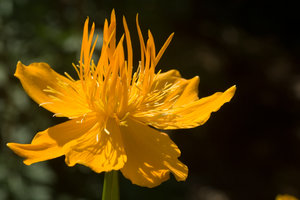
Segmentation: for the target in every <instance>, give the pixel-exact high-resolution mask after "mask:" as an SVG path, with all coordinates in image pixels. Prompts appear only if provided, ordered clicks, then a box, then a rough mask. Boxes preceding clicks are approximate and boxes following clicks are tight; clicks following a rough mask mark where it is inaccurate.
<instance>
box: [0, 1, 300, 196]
mask: <svg viewBox="0 0 300 200" xmlns="http://www.w3.org/2000/svg"><path fill="white" fill-rule="evenodd" d="M113 8H115V10H116V14H117V23H118V30H117V32H118V38H120V36H121V34H122V33H123V27H122V24H121V22H122V20H121V19H122V18H121V17H122V15H125V16H126V18H127V22H128V25H129V28H130V31H131V36H132V39H133V48H134V56H135V57H134V59H135V63H136V64H137V62H138V60H139V55H140V52H139V43H138V39H137V32H136V27H135V15H136V13H139V19H140V25H141V28H142V31H143V34H144V37H146V33H147V30H148V29H151V31H152V33H153V35H154V39H155V41H156V47H157V49H159V48H160V47H161V46H162V44H163V42H164V41H165V40H166V39H167V37H168V36H169V34H171V33H172V32H175V37H174V39H173V41H172V42H171V44H170V46H169V48H168V49H167V51H166V53H165V54H164V56H163V57H162V59H161V61H160V62H159V64H158V67H157V68H159V69H162V71H166V70H169V69H173V68H176V69H178V70H179V71H180V72H181V74H182V76H183V77H185V78H192V77H193V76H196V75H199V76H200V80H201V81H200V86H199V96H200V97H204V96H207V95H210V94H213V93H214V92H217V91H224V90H225V89H227V88H229V87H230V86H232V85H237V92H236V95H235V96H234V98H233V99H232V101H231V102H230V103H228V104H225V105H224V106H223V107H222V108H221V110H220V111H218V112H217V113H214V114H213V115H212V117H211V119H210V120H209V121H208V122H207V123H206V124H205V125H204V126H201V127H198V128H194V129H188V130H178V131H173V132H170V136H171V137H172V139H173V140H174V141H175V143H176V144H177V145H178V146H179V148H180V149H181V151H182V156H181V158H180V159H181V161H183V162H184V163H185V164H186V165H187V166H188V167H189V177H188V179H187V181H186V182H180V183H177V182H176V181H175V179H174V177H171V179H170V180H169V181H167V182H165V183H163V184H162V185H160V186H159V187H156V188H154V189H147V188H142V187H138V186H135V185H132V184H131V183H130V181H129V180H127V179H124V178H123V177H122V176H121V179H120V187H121V199H145V200H148V199H149V200H150V199H175V200H176V199H187V200H241V199H242V200H253V199H255V200H267V199H274V197H275V196H276V194H278V193H290V194H293V195H295V196H297V197H300V118H299V111H300V109H299V102H300V74H299V71H300V70H299V69H300V68H299V64H300V63H299V62H300V61H299V58H300V57H299V54H300V40H299V31H297V26H298V24H299V14H298V13H297V12H298V9H297V7H296V5H291V4H283V3H280V4H279V3H275V2H272V3H268V2H265V3H262V2H261V1H248V0H245V1H241V0H231V1H226V2H223V1H216V0H205V1H197V0H186V1H183V0H181V1H180V0H173V1H159V0H144V1H139V0H126V1H122V0H114V1H108V0H106V1H93V2H92V1H87V0H82V1H71V0H58V1H52V0H43V1H38V0H32V1H29V0H0V125H1V129H0V199H1V200H2V199H4V200H6V199H12V200H21V199H22V200H50V199H56V200H96V199H100V198H101V191H102V182H103V174H96V173H94V172H92V171H91V170H90V169H88V168H86V167H84V166H79V165H77V166H75V167H72V168H69V167H67V166H66V165H65V164H64V158H63V157H61V158H58V159H54V160H50V161H46V162H42V163H38V164H34V165H32V166H29V167H28V166H25V165H24V164H23V163H22V159H21V158H19V157H18V156H16V155H15V154H13V153H12V152H11V151H10V150H9V149H8V148H7V147H6V145H5V144H6V143H7V142H22V143H28V142H30V141H31V139H32V137H33V136H34V135H35V133H36V132H37V131H41V130H44V129H46V128H48V127H49V126H52V125H55V124H57V123H60V122H63V121H65V119H60V118H53V117H51V116H52V114H51V113H50V112H48V111H46V110H44V109H43V108H40V107H39V106H38V105H37V104H36V103H34V102H33V101H32V100H31V99H30V98H29V97H28V96H27V95H26V93H25V92H24V91H23V89H22V86H21V84H20V83H19V81H18V80H17V79H16V78H15V77H14V76H13V74H14V71H15V66H16V64H17V61H18V60H21V61H22V62H23V63H24V64H30V63H31V62H47V63H49V64H50V66H52V67H53V68H54V69H55V70H56V71H58V72H60V73H63V72H64V71H66V72H68V73H70V74H72V73H73V75H74V76H73V77H75V74H74V72H73V71H74V70H73V68H72V66H71V64H72V63H77V62H78V60H79V53H80V44H81V34H82V28H83V23H84V21H85V19H86V17H87V16H89V17H90V20H91V21H94V22H95V23H96V28H97V30H96V31H97V33H99V34H100V35H101V33H102V32H101V31H102V27H103V23H104V18H108V17H109V16H110V12H111V10H112V9H113ZM100 47H101V44H100V43H99V45H98V46H97V52H99V50H100ZM96 59H97V58H96ZM135 67H136V66H135Z"/></svg>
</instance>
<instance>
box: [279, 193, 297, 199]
mask: <svg viewBox="0 0 300 200" xmlns="http://www.w3.org/2000/svg"><path fill="white" fill-rule="evenodd" d="M276 200H298V199H297V198H296V197H293V196H291V195H288V194H285V195H277V197H276Z"/></svg>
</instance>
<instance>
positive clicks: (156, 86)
mask: <svg viewBox="0 0 300 200" xmlns="http://www.w3.org/2000/svg"><path fill="white" fill-rule="evenodd" d="M199 81H200V79H199V77H198V76H195V77H194V78H192V79H190V80H187V79H184V78H181V75H180V73H179V71H177V70H169V71H167V72H164V73H160V74H157V75H156V78H155V80H154V81H153V88H152V90H159V91H164V90H168V91H167V94H166V96H165V98H164V99H163V101H171V102H172V106H173V107H178V106H180V105H182V104H185V103H186V102H192V101H196V100H198V99H199V98H198V85H199ZM150 93H151V91H150Z"/></svg>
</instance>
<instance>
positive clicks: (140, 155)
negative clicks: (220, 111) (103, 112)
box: [120, 118, 188, 187]
mask: <svg viewBox="0 0 300 200" xmlns="http://www.w3.org/2000/svg"><path fill="white" fill-rule="evenodd" d="M120 129H121V132H122V138H123V141H124V145H125V148H126V153H127V162H126V164H125V165H124V167H123V168H122V169H121V171H122V173H123V175H124V176H125V177H126V178H128V179H130V180H131V182H132V183H134V184H137V185H140V186H145V187H155V186H157V185H159V184H161V183H162V182H163V181H166V180H167V179H169V172H170V171H171V172H172V173H173V174H174V175H175V177H176V179H177V181H183V180H185V179H186V178H187V174H188V168H187V166H185V165H184V164H183V163H181V162H180V161H179V160H178V157H179V156H180V150H179V149H178V147H177V146H176V144H175V143H173V141H172V140H171V139H170V138H169V136H168V135H167V134H165V133H162V132H159V131H157V130H155V129H152V128H150V127H149V126H147V125H143V124H141V123H139V122H136V121H134V120H132V119H130V118H129V119H128V121H127V126H121V127H120Z"/></svg>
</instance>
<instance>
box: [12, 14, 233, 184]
mask: <svg viewBox="0 0 300 200" xmlns="http://www.w3.org/2000/svg"><path fill="white" fill-rule="evenodd" d="M88 21H89V20H88V19H87V20H86V22H85V25H84V30H83V38H82V47H81V56H80V62H79V64H78V65H76V66H75V65H73V67H74V68H75V70H76V72H77V74H78V77H79V80H74V79H73V78H72V77H71V76H70V75H69V74H67V73H65V76H63V75H60V74H58V73H56V72H55V71H54V70H52V69H51V67H50V66H49V65H48V64H46V63H32V64H30V65H29V66H25V65H23V64H22V63H21V62H19V63H18V65H17V69H16V73H15V76H16V77H17V78H19V79H20V81H21V83H22V86H23V87H24V89H25V91H26V92H27V94H28V95H29V96H30V97H31V98H32V99H33V100H35V101H36V102H37V103H38V104H39V105H40V106H42V107H44V108H45V109H47V110H49V111H51V112H53V113H54V116H56V117H67V118H69V120H68V121H67V122H64V123H62V124H59V125H56V126H53V127H50V128H48V129H47V130H45V131H41V132H39V133H37V134H36V136H35V137H34V138H33V140H32V142H31V144H18V143H8V144H7V145H8V146H9V148H11V149H12V150H13V151H14V152H15V153H16V154H18V155H20V156H22V157H24V158H25V160H24V163H25V164H27V165H30V164H32V163H36V162H40V161H44V160H49V159H53V158H56V157H59V156H63V155H64V156H65V162H66V164H67V165H68V166H74V165H75V164H77V163H79V164H82V165H85V166H87V167H90V168H91V169H92V170H94V171H95V172H97V173H100V172H103V171H111V170H121V172H122V173H123V175H124V176H125V177H126V178H128V179H130V180H131V181H132V183H134V184H137V185H140V186H146V187H154V186H157V185H159V184H160V183H162V182H163V181H166V180H167V179H168V178H169V172H170V171H171V172H172V173H173V174H174V175H175V177H176V179H177V180H178V181H183V180H185V179H186V178H187V174H188V168H187V167H186V166H185V165H184V164H183V163H181V162H180V161H179V160H178V157H179V156H180V150H179V149H178V147H177V146H176V144H174V143H173V141H172V140H171V139H170V138H169V136H168V135H167V134H165V133H163V132H161V131H159V130H157V129H163V130H167V129H182V128H193V127H196V126H200V125H202V124H204V123H205V122H206V121H207V120H208V118H209V117H210V115H211V113H212V112H216V111H217V110H218V109H219V108H220V107H221V106H222V105H223V104H224V103H226V102H229V101H230V99H231V98H232V96H233V95H234V92H235V89H236V88H235V86H233V87H231V88H229V89H228V90H226V91H225V92H224V93H221V92H217V93H215V94H213V95H212V96H209V97H205V98H202V99H199V98H198V83H199V77H194V78H192V79H190V80H187V79H184V78H181V76H180V74H179V72H178V71H177V70H170V71H168V72H164V73H161V72H160V71H159V72H158V73H156V72H155V67H156V65H157V63H158V61H159V59H160V58H161V56H162V55H163V53H164V51H165V50H166V48H167V46H168V45H169V43H170V41H171V39H172V37H173V34H171V35H170V37H169V38H168V39H167V41H166V42H165V44H164V45H163V47H162V48H161V50H160V51H159V52H158V54H156V51H155V45H154V39H153V37H152V34H151V32H150V31H149V32H148V40H147V43H146V44H145V43H144V39H143V37H142V33H141V30H140V27H139V24H138V17H137V18H136V24H137V30H138V35H139V40H140V45H141V61H140V62H139V65H138V68H137V71H136V72H134V73H133V61H132V46H131V39H130V34H129V30H128V27H127V24H126V20H125V18H123V24H124V29H125V37H124V35H123V36H122V37H121V39H120V41H119V42H118V44H117V42H116V18H115V13H114V11H112V13H111V21H110V24H108V21H107V20H105V24H104V30H103V46H102V50H101V56H100V58H99V61H98V62H97V64H96V63H94V61H93V60H92V55H93V52H94V48H95V44H96V41H97V39H96V41H94V42H93V35H94V29H95V25H94V24H93V25H92V28H91V30H90V31H89V30H88ZM124 39H125V40H126V46H127V60H126V58H125V53H124V47H123V40H124ZM150 126H152V127H155V128H156V129H153V128H151V127H150Z"/></svg>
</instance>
